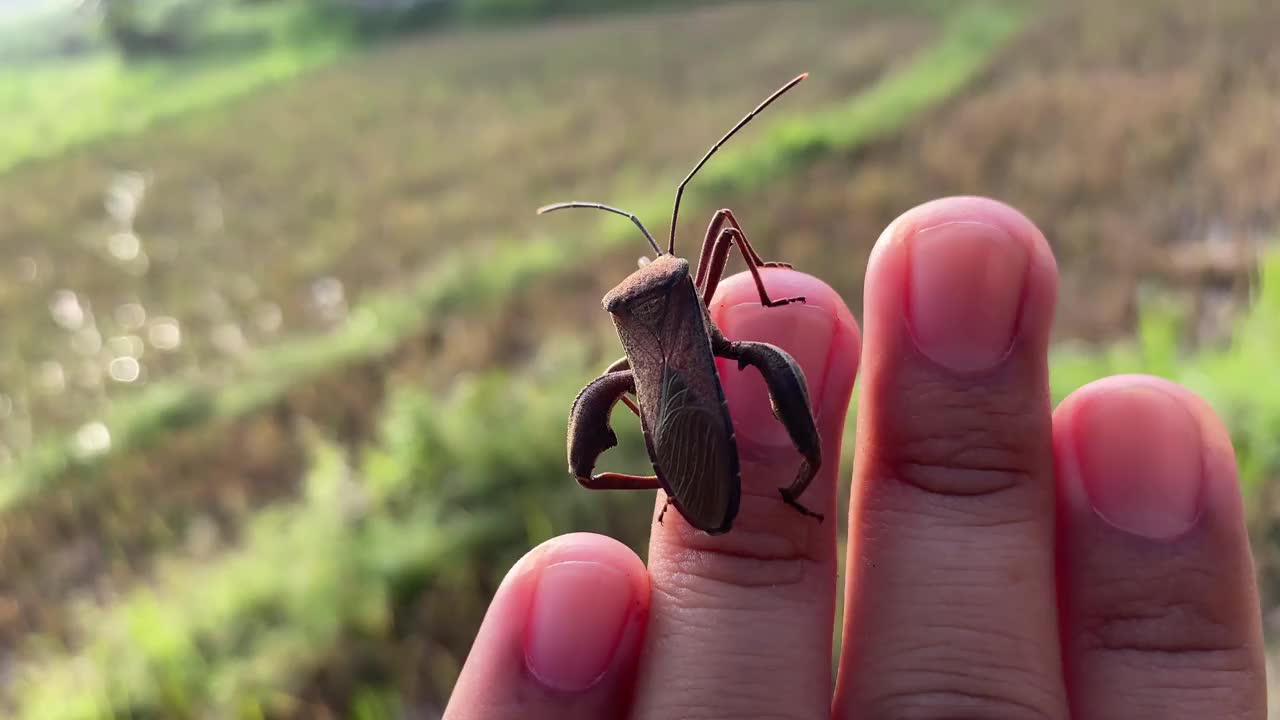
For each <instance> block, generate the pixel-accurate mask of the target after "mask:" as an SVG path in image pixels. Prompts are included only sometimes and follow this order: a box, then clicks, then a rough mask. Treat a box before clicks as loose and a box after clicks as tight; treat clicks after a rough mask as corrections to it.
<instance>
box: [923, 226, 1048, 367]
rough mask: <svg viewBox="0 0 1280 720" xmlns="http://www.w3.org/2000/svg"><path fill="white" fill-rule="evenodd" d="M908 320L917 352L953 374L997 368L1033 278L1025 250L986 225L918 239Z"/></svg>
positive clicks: (929, 231)
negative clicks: (1024, 289) (1030, 276)
mask: <svg viewBox="0 0 1280 720" xmlns="http://www.w3.org/2000/svg"><path fill="white" fill-rule="evenodd" d="M909 243H910V244H909V246H908V252H909V253H910V260H911V276H910V290H909V292H908V298H907V305H908V307H907V318H908V322H909V323H910V325H911V330H912V334H913V335H914V338H915V341H916V345H917V347H918V348H919V349H920V352H922V353H924V354H925V355H926V356H927V357H929V358H930V359H931V360H933V361H934V362H936V363H938V364H940V365H942V366H943V367H946V368H948V369H950V370H953V371H955V372H973V371H977V370H986V369H989V368H992V367H994V366H996V365H997V364H999V362H1000V361H1001V360H1002V359H1003V358H1004V356H1005V355H1006V354H1007V353H1008V351H1009V347H1010V345H1011V344H1012V343H1013V334H1014V331H1015V329H1016V326H1017V322H1018V313H1019V310H1020V309H1021V305H1022V290H1023V286H1024V285H1025V284H1026V276H1027V264H1028V257H1027V250H1026V248H1025V247H1023V245H1022V243H1019V242H1017V241H1016V240H1014V239H1013V237H1012V236H1010V235H1009V233H1007V232H1005V231H1004V230H1002V229H1000V228H998V227H995V226H994V225H988V224H986V223H980V222H968V221H965V222H951V223H946V224H944V225H938V226H936V227H932V228H925V229H923V230H920V231H918V232H916V233H915V235H914V236H913V237H911V239H910V240H909Z"/></svg>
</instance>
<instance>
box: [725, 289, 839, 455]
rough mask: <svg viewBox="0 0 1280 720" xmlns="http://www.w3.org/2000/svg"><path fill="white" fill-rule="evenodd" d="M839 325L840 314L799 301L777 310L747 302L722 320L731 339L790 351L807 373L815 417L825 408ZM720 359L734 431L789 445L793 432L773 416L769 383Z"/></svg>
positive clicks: (756, 440) (764, 441)
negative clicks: (790, 432) (729, 398)
mask: <svg viewBox="0 0 1280 720" xmlns="http://www.w3.org/2000/svg"><path fill="white" fill-rule="evenodd" d="M835 326H836V318H835V315H833V314H832V313H831V312H830V311H828V310H826V309H825V308H822V307H819V306H817V305H801V304H798V303H797V304H792V305H785V306H783V307H772V308H771V307H765V306H763V305H760V304H757V303H744V304H742V305H735V306H732V307H729V308H727V309H726V310H725V312H724V315H723V316H721V320H720V329H721V331H722V332H723V333H724V335H725V337H727V338H729V339H731V340H738V341H741V340H754V341H756V342H767V343H770V344H773V345H777V346H778V347H780V348H782V349H783V350H784V351H785V352H786V353H787V354H789V355H791V357H793V358H794V359H795V361H796V363H798V364H799V365H800V369H801V370H802V371H803V372H804V376H805V380H806V382H807V383H808V386H809V399H810V402H812V403H813V412H814V414H815V415H817V414H818V413H820V412H821V411H822V387H823V385H824V383H825V382H826V377H827V365H828V362H829V357H830V354H831V343H832V340H833V335H834V333H835ZM721 362H722V363H723V367H724V370H723V371H722V372H721V374H720V378H721V383H722V384H723V387H724V390H725V394H726V395H728V396H729V397H732V398H733V415H734V431H735V432H736V433H737V434H738V435H740V436H742V437H743V438H745V439H749V440H751V441H752V442H754V443H759V444H762V445H770V446H780V447H781V446H787V447H790V445H791V436H790V435H788V434H787V429H786V428H785V427H783V425H782V423H781V422H779V421H778V420H777V418H775V417H774V416H773V409H772V407H771V406H770V404H769V390H768V386H766V385H765V382H764V378H763V377H761V375H760V371H759V370H757V369H756V368H754V367H751V366H747V367H746V368H744V369H742V370H739V369H738V364H737V363H736V362H734V361H732V360H723V361H721Z"/></svg>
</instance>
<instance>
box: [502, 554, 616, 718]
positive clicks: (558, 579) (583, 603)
mask: <svg viewBox="0 0 1280 720" xmlns="http://www.w3.org/2000/svg"><path fill="white" fill-rule="evenodd" d="M631 588H632V586H631V582H630V581H629V580H628V579H627V577H626V575H624V574H623V573H621V572H619V571H618V570H616V569H614V568H612V567H610V566H608V565H602V564H600V563H596V562H590V561H577V562H563V563H558V564H555V565H549V566H547V567H545V568H543V570H542V573H541V575H540V576H539V578H538V584H537V588H536V589H535V591H534V597H533V606H532V608H530V611H529V625H528V630H527V633H526V635H525V642H524V654H525V664H526V665H527V666H528V668H529V671H530V672H531V673H533V675H534V677H536V678H537V679H538V680H539V681H540V682H541V683H542V684H543V685H546V686H547V687H550V688H553V689H555V690H562V691H568V692H581V691H583V690H586V689H588V688H590V687H591V686H592V685H595V684H596V682H598V681H599V680H600V678H601V677H603V676H604V674H605V672H606V671H608V669H609V668H610V666H611V665H612V664H613V656H614V654H615V653H616V652H617V650H618V646H619V644H620V642H621V639H622V632H623V629H624V628H625V627H626V624H627V620H628V618H629V616H630V614H631V609H632V607H634V605H635V599H634V598H633V597H632V589H631Z"/></svg>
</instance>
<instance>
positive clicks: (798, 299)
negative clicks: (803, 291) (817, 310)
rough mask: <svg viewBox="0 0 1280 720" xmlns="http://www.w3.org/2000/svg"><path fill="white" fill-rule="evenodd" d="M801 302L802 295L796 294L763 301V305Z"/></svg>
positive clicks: (802, 299) (770, 305)
mask: <svg viewBox="0 0 1280 720" xmlns="http://www.w3.org/2000/svg"><path fill="white" fill-rule="evenodd" d="M803 302H804V296H803V295H797V296H796V297H789V298H782V299H781V300H770V301H768V302H766V303H764V306H765V307H781V306H783V305H790V304H791V303H803Z"/></svg>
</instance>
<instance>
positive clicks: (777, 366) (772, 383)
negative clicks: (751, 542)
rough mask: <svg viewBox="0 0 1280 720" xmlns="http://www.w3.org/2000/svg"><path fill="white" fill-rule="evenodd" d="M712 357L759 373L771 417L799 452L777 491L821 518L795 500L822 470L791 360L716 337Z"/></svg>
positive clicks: (768, 348)
mask: <svg viewBox="0 0 1280 720" xmlns="http://www.w3.org/2000/svg"><path fill="white" fill-rule="evenodd" d="M715 354H716V355H719V356H720V357H723V358H728V359H730V360H737V361H738V369H739V370H744V369H746V367H747V366H748V365H750V366H752V367H754V368H756V369H757V370H759V371H760V375H761V376H763V377H764V382H765V385H766V386H767V387H768V389H769V404H770V406H771V407H772V408H773V415H774V417H776V418H777V419H778V421H779V422H781V423H782V425H783V427H785V428H786V429H787V434H788V435H789V436H790V437H791V442H792V444H793V445H795V447H796V449H797V450H799V451H800V455H801V458H802V459H801V461H800V469H799V471H797V472H796V478H795V480H794V481H793V482H792V483H791V484H790V485H788V486H787V487H781V488H778V492H779V493H781V495H782V499H783V501H784V502H786V503H787V504H788V505H790V506H791V507H793V508H795V509H796V510H798V511H799V512H800V513H802V514H804V515H808V516H810V517H815V518H817V519H818V520H819V521H821V520H822V515H821V514H820V513H816V512H814V511H812V510H810V509H808V508H806V507H805V506H803V505H801V504H800V501H799V497H800V495H801V494H802V493H804V491H805V489H806V488H808V487H809V483H810V482H812V481H813V477H814V475H816V474H817V473H818V468H820V467H821V466H822V440H821V437H820V436H819V435H818V426H817V423H816V422H815V421H814V418H813V407H812V403H810V401H809V390H808V387H807V385H806V383H805V379H804V374H803V373H802V372H801V370H800V366H799V365H798V364H797V363H796V361H795V359H794V358H792V357H791V356H790V355H788V354H787V353H786V352H785V351H783V350H782V348H779V347H777V346H776V345H770V344H769V343H762V342H730V341H728V340H725V339H724V338H723V337H720V336H718V334H717V337H716V343H715Z"/></svg>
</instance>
